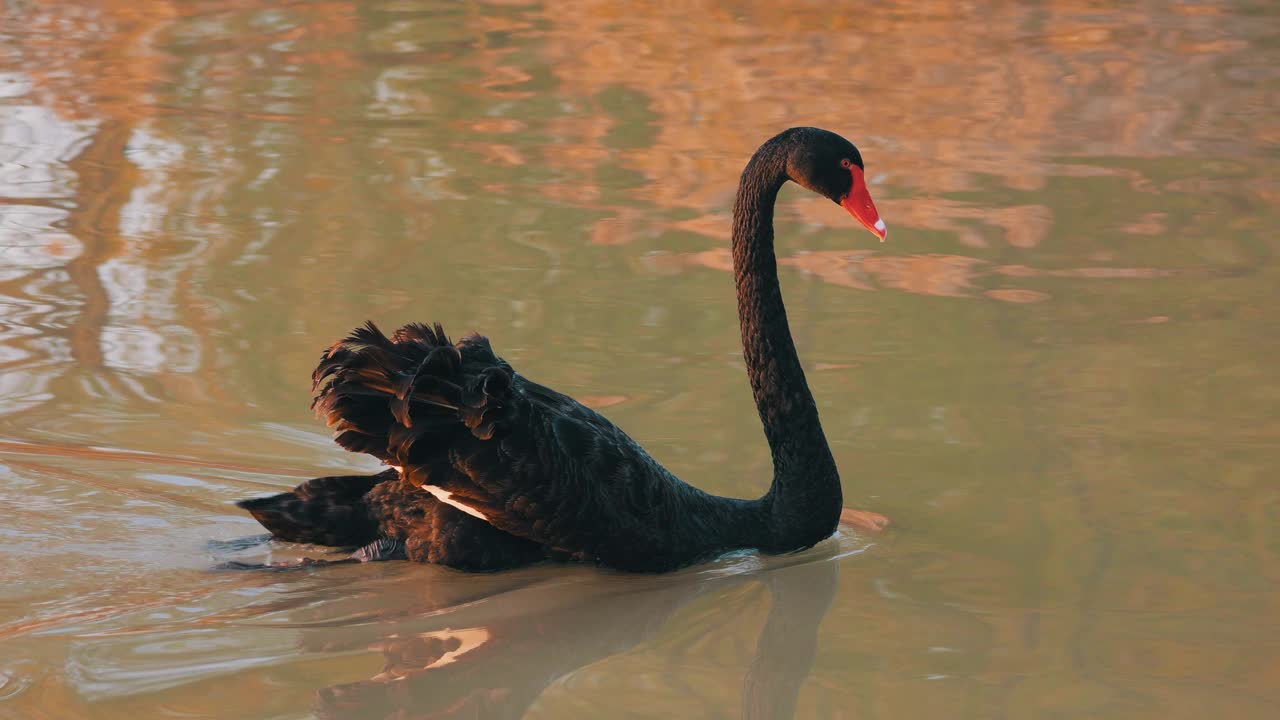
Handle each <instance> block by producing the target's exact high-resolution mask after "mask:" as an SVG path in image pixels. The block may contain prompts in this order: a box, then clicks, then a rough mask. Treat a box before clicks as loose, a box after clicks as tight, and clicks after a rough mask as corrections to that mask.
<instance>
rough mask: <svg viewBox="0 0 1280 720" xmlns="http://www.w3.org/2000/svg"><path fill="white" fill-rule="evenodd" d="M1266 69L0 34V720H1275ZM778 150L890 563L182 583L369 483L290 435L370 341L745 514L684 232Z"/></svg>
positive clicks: (1231, 7) (934, 52) (1097, 56)
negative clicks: (620, 432) (441, 334)
mask: <svg viewBox="0 0 1280 720" xmlns="http://www.w3.org/2000/svg"><path fill="white" fill-rule="evenodd" d="M1277 67H1280V13H1278V12H1277V10H1276V8H1275V7H1274V6H1273V5H1272V4H1269V3H1265V2H1204V3H1166V2H1132V3H1124V4H1121V5H1120V6H1118V7H1109V6H1106V5H1105V4H1096V3H1086V2H1073V1H1069V2H1043V3H1033V4H1002V5H997V6H993V7H985V8H976V7H968V6H957V5H955V4H954V3H930V4H926V5H920V4H918V3H895V2H888V3H879V4H874V5H872V6H868V7H864V8H861V9H859V10H857V11H853V10H852V9H849V10H841V9H840V8H839V7H837V6H833V5H832V4H831V3H816V2H815V3H801V2H784V3H750V2H737V3H708V2H698V3H693V4H686V5H669V4H653V5H649V4H640V5H628V6H621V5H618V4H616V3H608V2H592V1H588V0H569V1H567V2H560V3H546V4H537V3H532V2H530V3H524V2H520V1H519V0H517V1H516V2H491V3H474V4H463V3H452V2H417V1H413V0H388V1H385V2H344V1H339V0H333V1H323V2H307V3H301V2H298V3H270V2H256V1H255V0H234V1H233V0H225V1H223V0H206V1H200V2H165V1H159V0H157V1H156V2H148V3H138V2H136V1H132V2H116V1H114V0H96V1H94V2H83V3H72V2H22V1H21V0H20V1H18V2H10V3H8V4H7V5H5V6H3V9H0V517H2V518H3V519H2V520H0V538H3V548H4V554H3V556H0V577H3V580H4V582H3V584H2V585H0V717H5V718H8V717H13V718H24V719H27V718H76V717H93V718H104V719H105V718H142V717H147V718H151V717H186V718H203V717H220V718H221V717H225V718H264V719H265V718H302V717H311V716H321V717H349V718H382V717H397V718H400V717H415V718H416V717H423V718H426V717H483V718H490V717H510V718H516V717H531V718H598V717H636V718H641V717H643V718H650V717H651V718H667V717H738V716H741V715H745V716H749V717H769V718H771V717H791V716H793V715H794V716H795V717H800V718H922V717H954V718H975V719H979V718H1049V717H1053V718H1171V717H1186V718H1193V717H1194V718H1200V717H1205V716H1211V717H1222V718H1269V717H1275V716H1276V714H1277V712H1278V710H1280V707H1278V706H1280V586H1278V585H1277V583H1278V582H1280V530H1278V529H1277V528H1278V527H1280V481H1278V480H1280V472H1278V468H1280V410H1278V408H1280V373H1277V369H1276V368H1277V365H1276V358H1277V356H1280V290H1278V289H1277V288H1280V263H1278V262H1277V259H1276V255H1277V252H1278V251H1280V240H1278V239H1277V238H1278V237H1280V236H1278V235H1277V233H1276V230H1277V227H1278V226H1280V211H1278V210H1277V206H1278V203H1280V184H1278V181H1277V175H1276V168H1277V166H1278V165H1277V160H1278V159H1280V151H1278V149H1280V121H1278V120H1277V117H1278V116H1280V115H1278V113H1277V109H1278V108H1280V72H1277V69H1276V68H1277ZM800 124H808V125H818V126H822V127H827V128H830V129H833V130H836V131H838V132H841V133H842V134H844V135H846V136H847V137H849V138H850V139H852V140H854V141H855V142H856V143H858V145H859V146H860V147H861V148H862V150H863V154H864V156H865V158H866V161H867V167H868V177H869V178H871V179H872V182H873V183H874V192H875V196H876V200H877V205H878V206H879V209H880V211H881V213H882V215H883V216H884V218H885V219H886V221H887V222H888V223H889V227H890V229H891V234H890V243H888V244H887V245H884V246H879V245H877V244H875V243H874V238H872V237H871V236H870V235H868V234H867V233H865V232H864V231H862V230H861V229H860V228H857V227H856V226H855V224H854V223H852V221H851V220H850V219H849V218H848V217H846V216H845V215H844V214H843V213H842V212H841V211H840V209H839V208H837V207H835V206H834V205H832V204H831V203H829V202H826V201H825V200H820V199H817V198H814V197H811V196H809V195H808V194H806V193H803V192H801V191H798V190H795V189H792V190H789V191H787V192H785V193H784V195H783V198H782V206H781V207H780V209H779V221H778V237H779V256H780V257H781V258H782V262H783V263H784V269H783V272H782V281H783V283H784V292H785V293H786V296H787V299H788V307H789V310H790V314H791V317H792V324H793V326H794V329H795V332H796V334H797V342H798V344H799V346H800V350H801V355H802V358H803V360H804V362H805V364H806V367H807V369H808V371H809V377H810V384H811V385H812V386H813V389H814V392H815V393H816V395H817V396H818V401H819V406H820V408H821V412H822V416H823V419H824V423H825V426H826V428H827V432H828V434H829V436H830V438H831V441H832V445H833V449H834V451H835V454H836V459H837V461H838V462H839V464H840V466H841V468H842V474H843V477H844V483H845V496H846V498H847V500H848V502H849V503H850V504H854V505H857V506H859V507H866V508H870V509H874V510H877V511H880V512H883V513H885V514H887V515H889V516H890V517H892V518H893V520H894V523H895V524H894V526H893V527H892V529H891V530H890V531H888V532H886V533H884V534H881V535H878V536H860V535H857V534H854V533H848V532H846V533H844V534H843V535H841V536H839V537H837V538H836V539H834V540H832V541H830V542H828V543H824V544H823V545H822V546H819V547H818V548H815V549H814V550H812V551H810V552H808V553H804V554H801V555H798V556H794V557H787V558H770V559H762V558H759V557H755V556H751V555H745V556H734V557H728V558H724V559H722V560H720V561H718V562H716V563H713V564H711V565H708V566H703V567H699V568H694V569H691V570H688V571H685V572H682V573H678V574H675V575H670V576H662V577H628V576H619V575H615V574H611V573H605V572H600V571H597V570H594V569H590V568H580V567H577V568H574V567H570V568H566V567H538V568H532V569H527V570H522V571H519V572H514V573H505V574H497V575H484V576H466V575H462V574H458V573H454V572H451V571H448V570H444V569H441V568H435V567H423V566H410V565H408V564H404V563H394V564H381V565H377V566H366V567H341V568H333V569H327V570H324V571H316V572H303V573H292V574H274V575H257V574H251V573H249V574H246V573H226V572H215V571H211V570H210V567H211V566H212V565H213V563H214V562H215V561H216V558H215V557H213V556H211V553H210V551H209V549H208V548H207V541H208V540H210V539H217V540H226V539H231V538H236V537H241V536H246V535H253V534H255V533H257V532H259V530H258V529H257V526H256V525H255V524H254V523H252V521H250V520H249V519H247V518H246V517H244V516H242V515H241V514H240V513H239V512H237V511H235V509H234V508H233V507H231V506H230V505H229V503H230V501H231V500H233V499H236V498H241V497H245V496H249V495H256V494H262V493H266V492H269V491H273V490H278V489H281V488H284V487H287V486H290V485H292V484H294V483H296V482H298V481H300V480H302V479H305V478H307V477H312V476H315V475H318V474H324V473H330V472H333V471H335V470H348V469H356V470H363V469H370V468H372V467H374V463H372V462H371V461H368V460H366V459H363V458H360V457H356V456H353V455H349V454H344V453H342V452H341V451H340V450H338V449H337V448H336V447H334V446H333V445H332V444H331V443H330V442H329V439H328V435H327V433H326V431H325V430H324V428H323V426H322V425H321V424H320V423H318V422H317V421H315V420H313V419H312V418H311V417H310V413H309V411H308V407H307V404H308V380H309V373H310V370H311V369H312V367H313V365H314V362H315V360H316V358H317V356H318V352H319V350H320V348H322V347H324V346H325V345H327V344H328V343H329V342H331V341H332V340H334V339H335V338H337V337H339V336H341V335H342V334H343V333H344V332H345V331H346V330H347V329H348V328H350V327H352V326H354V325H356V324H358V323H360V322H361V321H363V320H364V319H366V318H374V319H377V320H379V321H380V322H381V323H382V324H383V325H385V326H393V325H395V324H396V323H398V322H402V321H409V320H438V321H440V322H443V323H444V324H445V326H446V328H449V329H451V330H452V331H453V332H454V333H460V332H462V331H465V330H469V329H473V328H474V329H478V330H481V331H482V332H484V333H485V334H487V335H489V336H490V337H491V338H492V339H493V342H494V345H495V347H496V348H497V349H498V350H499V352H501V353H502V354H503V355H504V356H505V357H506V358H507V359H509V360H510V361H511V362H512V363H513V364H514V365H515V366H516V367H517V368H518V369H520V370H521V371H522V372H524V373H526V374H527V375H529V376H531V377H534V378H536V379H537V380H539V381H540V382H544V383H546V384H549V385H551V386H553V387H556V388H558V389H560V390H562V391H567V392H570V393H572V394H574V395H576V396H578V397H580V398H582V399H584V400H585V401H587V402H589V403H590V404H593V405H595V406H597V407H600V408H602V409H603V410H602V411H603V412H605V413H606V414H608V415H609V416H610V417H611V418H613V419H614V420H615V421H617V422H618V423H619V424H620V425H622V426H623V427H624V428H626V429H627V430H628V431H630V432H631V434H632V435H634V436H635V437H637V438H638V439H640V440H641V441H642V442H643V443H644V444H645V445H646V446H647V447H649V448H650V449H651V450H652V451H653V453H654V454H655V455H656V456H657V457H658V458H659V459H661V460H662V461H664V462H665V463H667V464H668V465H669V466H670V467H671V468H672V469H673V470H675V471H676V472H677V473H678V474H680V475H681V476H683V477H686V478H688V479H690V480H691V481H694V482H695V483H697V484H699V485H701V486H703V487H705V488H708V489H710V490H713V491H716V492H720V493H725V494H734V495H741V496H746V495H754V494H757V493H759V492H760V491H761V490H762V489H763V487H764V486H765V484H766V481H767V478H768V475H769V461H768V456H767V450H766V448H765V446H764V443H763V438H762V437H761V433H760V430H759V427H758V424H757V421H756V420H755V418H754V416H753V409H752V406H751V401H750V396H749V392H748V390H747V387H746V382H745V378H744V374H743V371H742V366H741V359H740V354H739V347H738V330H737V326H736V320H735V305H734V297H733V289H732V282H731V278H730V275H729V273H728V272H726V270H727V267H728V256H727V237H728V209H729V205H730V200H731V198H732V193H733V189H734V183H735V181H736V178H737V173H738V172H739V170H740V168H741V166H742V164H743V162H744V161H745V159H746V158H747V157H748V156H749V154H750V152H751V151H752V150H753V149H754V148H755V147H756V145H758V144H759V142H760V141H762V140H763V139H765V138H766V137H768V136H770V135H771V134H773V133H774V132H776V131H777V130H779V129H781V128H784V127H787V126H790V125H800ZM306 550H307V548H296V547H288V546H283V545H276V546H273V547H270V548H267V549H266V550H265V551H269V552H270V554H271V556H272V557H275V558H277V559H280V558H285V557H295V556H296V555H297V554H298V553H299V552H303V551H306ZM253 552H258V553H262V552H264V549H263V548H257V549H256V550H254V551H253ZM215 554H216V553H215Z"/></svg>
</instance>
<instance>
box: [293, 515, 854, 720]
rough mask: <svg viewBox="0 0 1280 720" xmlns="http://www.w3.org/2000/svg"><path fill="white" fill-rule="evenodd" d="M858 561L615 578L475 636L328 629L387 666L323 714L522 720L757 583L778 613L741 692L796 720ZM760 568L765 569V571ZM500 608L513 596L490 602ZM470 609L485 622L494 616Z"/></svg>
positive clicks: (332, 691)
mask: <svg viewBox="0 0 1280 720" xmlns="http://www.w3.org/2000/svg"><path fill="white" fill-rule="evenodd" d="M863 549H865V548H858V549H857V550H855V551H854V552H861V550H863ZM848 554H849V552H848V551H847V550H845V551H843V552H842V550H841V547H840V541H839V539H838V538H837V540H835V541H828V542H825V543H823V544H822V545H821V546H820V547H818V548H814V549H813V550H812V551H809V552H806V553H803V554H802V555H796V556H788V557H782V558H769V559H761V558H759V557H758V556H743V557H738V558H733V559H730V562H732V563H734V565H733V566H730V567H728V568H726V567H724V566H721V567H719V568H716V569H712V570H703V571H700V572H687V573H679V574H676V575H672V576H663V577H642V578H635V577H626V576H620V577H616V578H613V577H611V578H606V580H608V581H610V582H608V583H607V584H608V586H609V589H608V590H607V591H605V592H604V593H603V594H600V595H594V594H593V595H591V596H590V597H589V599H588V601H587V602H577V603H574V604H572V605H564V604H563V603H561V604H558V605H556V606H555V607H552V608H550V609H547V610H533V611H532V612H523V613H520V612H519V610H517V613H519V614H517V615H515V616H512V615H510V612H511V607H512V605H514V603H509V602H499V603H498V604H501V605H502V608H501V609H502V610H505V611H507V614H506V615H505V616H504V617H497V618H495V619H493V620H490V621H488V622H485V623H483V624H474V625H471V626H469V627H460V626H459V627H450V628H448V629H435V630H427V631H423V632H417V633H413V632H398V633H393V634H390V635H387V636H385V637H382V638H378V639H362V638H361V637H360V634H361V631H362V628H352V629H351V630H352V631H353V634H352V635H350V636H348V637H346V638H344V639H343V640H340V641H338V642H336V643H335V642H334V641H335V638H334V636H333V634H332V629H328V630H326V632H325V633H324V634H323V636H322V637H323V641H322V645H323V649H324V650H329V651H332V650H342V649H347V650H350V649H355V648H358V647H363V648H368V649H373V650H378V651H381V652H382V654H383V656H384V660H385V666H384V668H383V670H382V671H381V672H379V673H377V674H375V675H373V676H372V677H370V678H369V679H367V680H361V681H357V682H350V683H344V684H340V685H334V686H331V687H327V688H323V689H321V690H319V691H317V693H316V706H317V708H316V709H317V711H318V714H319V715H320V716H321V717H324V718H333V719H335V720H336V719H338V718H344V719H345V718H351V719H354V718H362V719H363V718H386V717H395V718H453V717H467V718H474V717H482V718H520V717H524V715H525V713H526V712H527V711H528V709H529V707H530V706H531V705H532V704H533V702H534V701H535V700H537V698H538V697H539V696H540V695H541V694H542V693H543V691H545V690H546V689H547V688H548V687H549V686H551V685H552V684H553V683H555V682H556V681H557V680H559V679H560V678H562V677H564V676H566V675H568V674H570V673H572V672H573V671H575V670H577V669H579V668H582V667H585V666H587V665H590V664H592V663H595V662H598V661H600V660H602V659H605V658H608V657H610V656H613V655H618V654H620V653H624V652H627V651H628V650H631V649H632V648H634V647H636V646H637V645H639V644H640V643H643V642H645V641H647V640H650V639H652V638H654V637H655V636H656V635H657V634H658V633H659V632H660V631H661V630H662V628H663V626H664V625H665V624H666V621H667V620H668V619H670V618H671V616H672V615H674V614H675V613H676V612H678V611H679V610H680V609H681V608H683V607H685V606H687V605H688V604H689V603H691V602H692V601H694V600H695V599H697V598H699V597H703V596H705V595H707V594H709V593H718V592H723V591H725V590H726V589H729V588H731V587H733V586H736V585H739V584H742V583H747V582H754V581H759V582H762V583H764V585H765V586H766V587H768V589H769V594H770V597H771V605H770V608H769V614H768V618H767V619H766V620H765V623H764V627H763V629H762V630H761V632H760V635H759V638H758V640H757V642H756V649H755V656H754V659H753V660H752V661H751V665H750V668H749V669H748V670H747V673H746V677H745V678H744V680H743V684H742V693H741V696H742V697H741V703H742V716H743V717H746V718H752V719H753V720H754V719H756V718H768V719H770V720H772V719H774V718H790V717H792V715H793V713H794V711H795V706H796V699H797V696H798V694H799V690H800V686H801V684H802V683H803V682H804V680H805V679H806V678H807V677H808V675H809V672H810V670H811V668H812V666H813V661H814V655H815V653H816V651H817V645H818V627H819V625H820V624H821V622H822V619H823V617H824V616H825V615H826V612H827V610H828V608H829V607H830V606H831V602H832V599H833V597H834V595H835V591H836V586H837V584H838V580H839V572H840V558H841V557H844V556H846V555H848ZM761 562H764V563H765V566H764V567H763V568H760V567H759V566H758V563H761ZM744 564H749V565H748V566H747V567H744V566H743V565H744ZM726 570H727V572H725V571H726ZM613 580H617V582H616V583H614V582H612V581H613ZM499 598H509V596H507V595H501V596H498V597H497V598H492V599H491V600H498V599H499ZM509 599H514V598H509ZM484 604H491V603H490V601H484ZM467 609H468V610H469V611H479V612H480V614H487V613H483V610H485V608H480V607H475V606H471V607H468V608H467ZM498 609H499V608H492V610H493V611H497V610H498ZM464 614H466V615H471V614H472V612H466V613H464ZM453 619H460V618H453ZM372 629H373V628H370V627H366V628H363V631H364V632H365V633H368V632H369V631H370V630H372ZM318 639H319V637H318ZM304 643H306V640H304ZM317 649H319V648H317ZM725 710H730V709H729V708H725ZM730 712H731V711H730Z"/></svg>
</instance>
